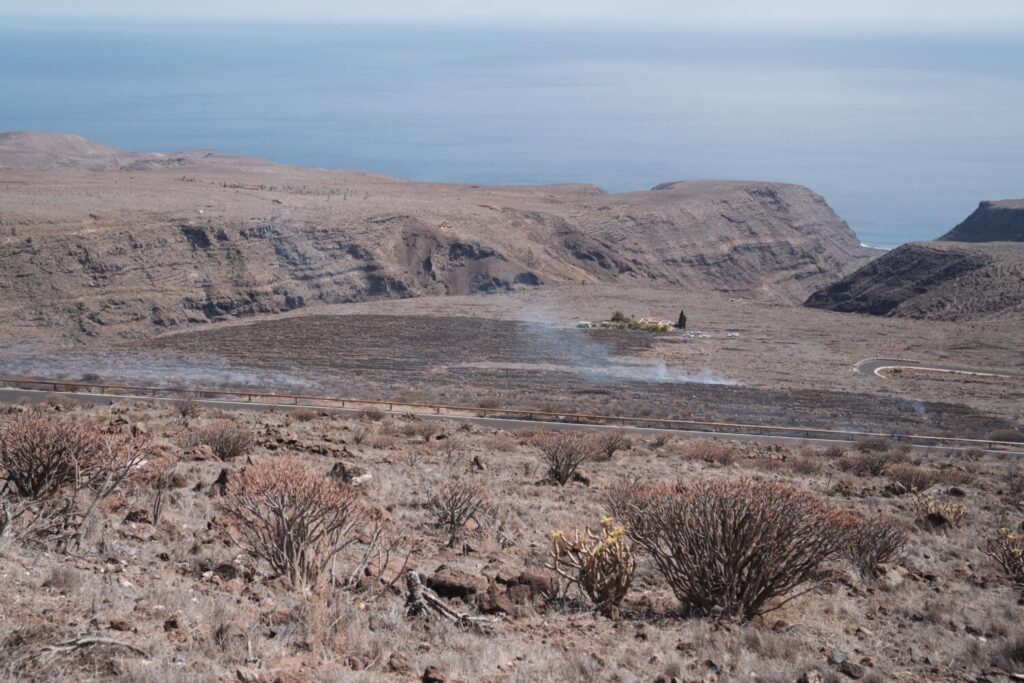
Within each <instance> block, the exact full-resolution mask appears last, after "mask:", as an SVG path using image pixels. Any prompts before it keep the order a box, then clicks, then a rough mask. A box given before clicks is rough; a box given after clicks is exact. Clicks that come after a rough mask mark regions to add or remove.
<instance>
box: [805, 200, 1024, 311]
mask: <svg viewBox="0 0 1024 683" xmlns="http://www.w3.org/2000/svg"><path fill="white" fill-rule="evenodd" d="M1022 242H1024V200H1019V199H1017V200H1006V201H998V202H982V203H981V205H980V206H979V207H978V209H977V210H976V211H975V212H974V213H972V214H971V215H970V216H968V217H967V219H965V220H964V221H963V222H962V223H960V224H959V225H957V226H956V227H955V228H953V229H952V230H950V231H949V232H948V233H946V234H945V235H943V236H942V237H941V238H939V239H938V240H936V241H933V242H914V243H910V244H904V245H903V246H901V247H899V248H897V249H893V250H892V251H890V252H888V253H886V254H885V255H883V256H881V257H879V258H877V259H875V260H874V261H871V262H870V263H868V264H866V265H864V266H862V267H861V268H859V269H858V270H856V271H854V272H853V273H851V274H849V275H847V276H846V277H844V278H843V279H841V280H839V281H838V282H834V283H832V284H830V285H829V286H828V287H825V288H823V289H821V290H818V291H817V292H815V293H814V294H812V295H811V297H810V298H809V299H807V302H806V305H807V306H810V307H812V308H822V309H827V310H830V311H840V312H845V313H867V314H870V315H884V316H895V317H904V318H924V319H928V320H949V321H967V320H986V319H987V320H1007V321H1008V324H1011V325H1020V323H1021V321H1022V320H1024V244H1022Z"/></svg>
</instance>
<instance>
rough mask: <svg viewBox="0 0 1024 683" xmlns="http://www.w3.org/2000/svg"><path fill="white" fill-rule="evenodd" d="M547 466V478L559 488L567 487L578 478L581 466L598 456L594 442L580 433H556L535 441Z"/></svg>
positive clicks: (540, 437)
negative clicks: (577, 474)
mask: <svg viewBox="0 0 1024 683" xmlns="http://www.w3.org/2000/svg"><path fill="white" fill-rule="evenodd" d="M534 444H535V445H536V446H537V448H538V449H540V452H541V456H542V459H543V462H544V464H545V465H547V468H548V469H547V477H548V479H549V480H550V481H552V482H553V483H555V484H558V485H559V486H565V485H566V484H568V483H569V482H570V481H572V480H573V478H574V477H575V476H576V473H577V471H578V470H579V468H580V465H582V464H583V463H585V462H587V461H588V460H593V459H594V457H595V456H596V454H597V451H596V449H595V446H594V442H593V441H592V440H590V439H589V438H587V436H585V435H583V434H580V433H578V432H555V433H553V434H543V435H541V436H538V437H536V438H535V439H534Z"/></svg>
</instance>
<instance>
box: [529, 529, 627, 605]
mask: <svg viewBox="0 0 1024 683" xmlns="http://www.w3.org/2000/svg"><path fill="white" fill-rule="evenodd" d="M625 534H626V532H625V529H624V528H623V527H621V526H615V520H614V519H612V518H611V517H605V518H604V519H602V520H601V535H600V536H594V535H593V534H591V533H590V531H589V530H587V531H585V532H584V533H583V534H580V532H579V531H577V532H576V533H575V535H574V538H573V539H572V540H569V539H568V538H566V537H565V535H564V534H563V533H562V532H560V531H552V532H551V563H550V564H548V565H547V566H548V568H549V569H551V570H553V571H554V572H555V573H557V574H558V575H559V576H561V577H563V578H565V579H567V580H568V581H569V582H570V583H572V584H574V585H576V586H578V587H579V588H580V590H581V591H583V593H584V594H586V596H587V597H588V598H589V599H590V601H591V602H592V603H594V606H595V607H597V608H598V609H599V610H601V611H602V612H604V613H605V614H614V613H615V612H616V611H617V610H618V607H619V605H620V604H621V603H622V600H623V598H625V597H626V593H627V592H628V591H629V587H630V586H631V585H632V583H633V574H634V573H635V572H636V556H635V554H634V553H633V546H632V545H630V543H629V542H628V541H627V540H626V538H625Z"/></svg>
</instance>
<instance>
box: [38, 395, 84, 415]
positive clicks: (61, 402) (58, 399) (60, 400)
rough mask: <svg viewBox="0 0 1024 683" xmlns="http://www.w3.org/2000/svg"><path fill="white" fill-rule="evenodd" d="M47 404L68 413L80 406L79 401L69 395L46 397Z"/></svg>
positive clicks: (60, 411) (58, 410) (57, 410)
mask: <svg viewBox="0 0 1024 683" xmlns="http://www.w3.org/2000/svg"><path fill="white" fill-rule="evenodd" d="M46 405H48V406H50V407H51V408H53V409H54V410H55V411H56V412H58V413H67V412H70V411H72V410H74V409H75V408H77V407H78V401H76V400H75V399H73V398H69V397H67V396H60V395H57V396H50V397H49V398H47V399H46Z"/></svg>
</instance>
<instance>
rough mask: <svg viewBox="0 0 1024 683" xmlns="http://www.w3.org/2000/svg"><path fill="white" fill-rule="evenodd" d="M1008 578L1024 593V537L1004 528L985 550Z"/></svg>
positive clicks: (989, 542) (988, 543) (987, 544)
mask: <svg viewBox="0 0 1024 683" xmlns="http://www.w3.org/2000/svg"><path fill="white" fill-rule="evenodd" d="M984 551H985V554H986V555H988V556H989V557H990V558H991V559H992V561H993V562H995V563H996V565H997V566H998V567H999V569H1001V570H1002V572H1003V574H1004V575H1005V576H1006V578H1007V579H1008V580H1009V581H1010V582H1011V583H1013V584H1014V585H1015V586H1017V587H1018V588H1020V589H1021V590H1022V591H1024V535H1022V534H1019V533H1015V532H1014V531H1012V530H1010V529H1008V528H1005V527H1004V528H1002V529H1000V530H999V533H998V534H997V535H996V537H995V538H992V539H990V540H989V541H988V542H987V543H986V545H985V548H984Z"/></svg>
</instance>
